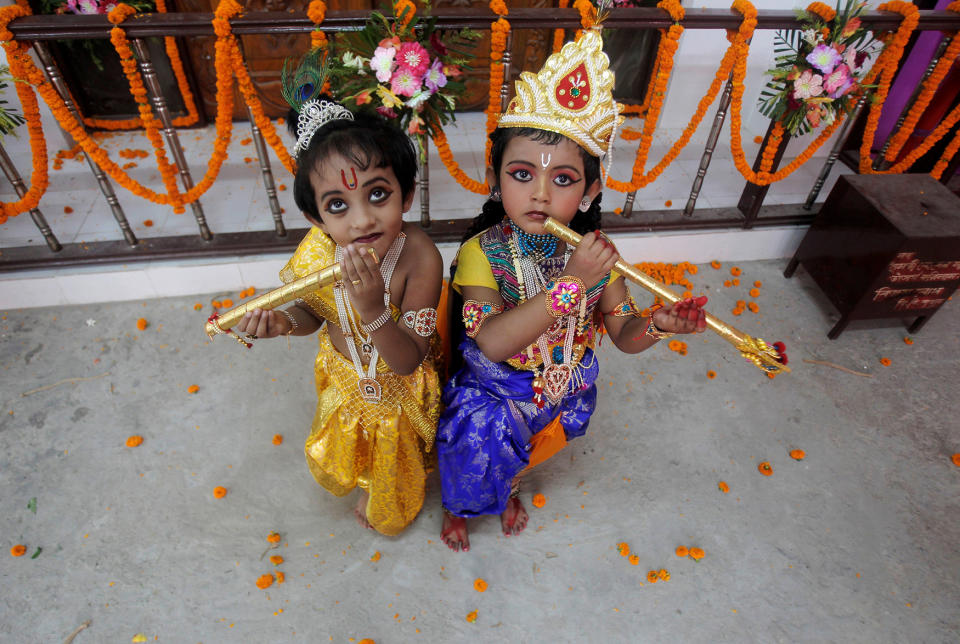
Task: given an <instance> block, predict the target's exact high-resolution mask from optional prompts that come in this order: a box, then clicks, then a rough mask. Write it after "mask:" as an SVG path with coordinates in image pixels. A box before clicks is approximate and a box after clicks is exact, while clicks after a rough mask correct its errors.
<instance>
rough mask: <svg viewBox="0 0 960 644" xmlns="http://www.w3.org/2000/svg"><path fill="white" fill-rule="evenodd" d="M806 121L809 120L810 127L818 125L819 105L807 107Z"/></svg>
mask: <svg viewBox="0 0 960 644" xmlns="http://www.w3.org/2000/svg"><path fill="white" fill-rule="evenodd" d="M807 121H809V122H810V127H820V106H819V105H811V106H810V107H809V108H808V109H807Z"/></svg>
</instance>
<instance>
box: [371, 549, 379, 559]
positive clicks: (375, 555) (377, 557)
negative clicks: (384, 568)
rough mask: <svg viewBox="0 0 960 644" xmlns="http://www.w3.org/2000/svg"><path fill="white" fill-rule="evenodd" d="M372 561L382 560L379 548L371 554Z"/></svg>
mask: <svg viewBox="0 0 960 644" xmlns="http://www.w3.org/2000/svg"><path fill="white" fill-rule="evenodd" d="M370 561H380V551H379V550H377V551H376V552H375V553H373V554H372V555H370Z"/></svg>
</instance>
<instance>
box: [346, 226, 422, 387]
mask: <svg viewBox="0 0 960 644" xmlns="http://www.w3.org/2000/svg"><path fill="white" fill-rule="evenodd" d="M406 238H407V236H406V235H405V234H404V233H400V234H399V235H397V238H396V239H394V240H393V243H392V244H390V249H389V250H388V251H387V254H386V255H385V256H384V258H383V261H382V262H381V263H380V275H381V276H382V277H383V305H384V306H385V307H387V308H388V309H389V307H390V279H391V278H392V277H393V270H394V269H395V268H396V267H397V260H398V259H400V253H401V251H403V242H404V241H406ZM333 257H334V259H335V260H336V262H337V263H338V264H339V263H340V261H341V260H342V259H343V249H342V248H341V247H340V246H339V245H337V249H336V251H334V254H333ZM333 299H334V302H336V305H337V316H338V317H339V319H340V329H341V330H342V331H343V337H344V339H345V340H346V343H347V351H349V352H350V360H351V361H352V362H353V368H354V370H355V371H356V372H357V387H358V388H359V389H360V395H361V396H362V397H363V399H364V400H365V401H367V402H371V403H378V402H380V397H381V394H382V389H381V387H380V383H379V382H377V360H378V359H379V357H380V352H379V351H378V350H377V347H376V345H374V344H373V338H371V337H370V335H369V334H367V333H364V331H363V328H362V327H361V326H360V320H358V319H357V317H356V315H354V311H353V306H352V305H351V304H350V294H349V293H347V290H346V288H344V285H343V282H337V283H336V284H334V285H333ZM354 336H356V337H357V338H359V340H360V346H361V350H362V351H363V354H364V355H365V356H367V357H368V360H369V362H368V363H367V369H366V371H364V369H363V361H362V360H361V359H360V355H359V353H358V352H357V344H356V342H354V339H353V338H354Z"/></svg>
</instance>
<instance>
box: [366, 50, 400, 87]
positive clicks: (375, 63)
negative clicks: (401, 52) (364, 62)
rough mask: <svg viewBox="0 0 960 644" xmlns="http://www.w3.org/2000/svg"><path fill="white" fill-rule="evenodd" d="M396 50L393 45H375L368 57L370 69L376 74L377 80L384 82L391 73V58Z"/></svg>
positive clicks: (392, 65)
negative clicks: (370, 56)
mask: <svg viewBox="0 0 960 644" xmlns="http://www.w3.org/2000/svg"><path fill="white" fill-rule="evenodd" d="M396 54H397V50H396V49H394V48H393V47H377V49H376V51H374V52H373V58H371V59H370V69H372V70H373V71H374V73H376V75H377V80H378V81H380V82H381V83H386V82H387V81H388V80H390V77H391V76H392V75H393V69H394V64H393V59H394V56H396Z"/></svg>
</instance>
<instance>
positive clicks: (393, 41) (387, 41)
mask: <svg viewBox="0 0 960 644" xmlns="http://www.w3.org/2000/svg"><path fill="white" fill-rule="evenodd" d="M377 47H384V48H386V47H392V48H393V49H398V48H399V47H400V38H398V37H397V36H393V37H391V38H384V39H383V40H381V41H380V43H379V44H377Z"/></svg>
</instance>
